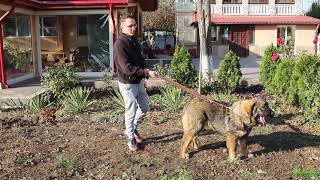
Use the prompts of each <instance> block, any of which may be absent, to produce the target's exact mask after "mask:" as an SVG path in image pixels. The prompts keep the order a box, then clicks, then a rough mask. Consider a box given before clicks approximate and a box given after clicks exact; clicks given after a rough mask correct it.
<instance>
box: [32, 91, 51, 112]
mask: <svg viewBox="0 0 320 180" xmlns="http://www.w3.org/2000/svg"><path fill="white" fill-rule="evenodd" d="M48 104H49V97H48V95H47V94H46V93H41V94H39V95H36V96H34V97H33V98H32V99H30V100H29V108H30V109H31V110H33V111H39V110H41V109H42V108H44V107H45V106H47V105H48Z"/></svg>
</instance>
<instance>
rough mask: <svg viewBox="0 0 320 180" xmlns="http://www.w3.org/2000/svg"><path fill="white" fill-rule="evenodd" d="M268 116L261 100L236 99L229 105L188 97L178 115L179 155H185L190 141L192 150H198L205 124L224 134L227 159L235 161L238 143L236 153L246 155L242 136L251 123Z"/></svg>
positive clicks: (247, 131) (246, 134) (245, 146)
mask: <svg viewBox="0 0 320 180" xmlns="http://www.w3.org/2000/svg"><path fill="white" fill-rule="evenodd" d="M270 115H271V110H270V108H269V106H268V103H267V102H266V101H264V100H262V99H258V98H253V99H250V100H242V101H237V102H235V103H233V104H232V106H231V107H229V108H227V107H225V106H222V105H219V104H217V103H210V102H208V101H203V100H199V99H192V100H191V101H190V102H189V103H188V104H187V105H186V107H185V109H184V113H183V116H182V124H183V138H182V145H181V157H182V158H189V154H188V153H186V150H187V148H188V146H189V144H190V142H191V141H192V143H193V147H194V149H198V145H197V137H198V134H199V132H200V131H201V130H202V129H203V128H204V127H205V126H208V127H209V128H211V129H215V130H216V131H218V132H219V133H220V134H222V135H225V136H226V145H227V149H228V153H229V160H230V161H234V160H236V149H237V145H238V144H239V148H240V154H241V156H243V157H247V156H248V150H247V145H246V141H247V140H246V139H247V137H248V135H249V133H250V131H251V129H252V127H253V126H255V125H257V122H258V121H259V122H260V123H261V124H262V125H265V124H266V117H268V116H270Z"/></svg>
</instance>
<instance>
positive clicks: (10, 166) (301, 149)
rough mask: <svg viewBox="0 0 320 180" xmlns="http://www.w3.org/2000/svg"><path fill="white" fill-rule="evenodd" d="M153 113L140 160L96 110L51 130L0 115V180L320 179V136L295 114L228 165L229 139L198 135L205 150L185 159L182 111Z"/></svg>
mask: <svg viewBox="0 0 320 180" xmlns="http://www.w3.org/2000/svg"><path fill="white" fill-rule="evenodd" d="M97 104H99V103H97ZM150 112H151V113H149V116H148V117H147V118H146V119H145V120H144V121H143V122H142V124H141V126H140V134H141V135H142V136H143V137H144V138H145V142H144V144H143V145H141V149H142V150H140V151H138V152H136V153H131V152H129V150H128V148H127V145H126V143H127V141H126V138H125V136H124V133H123V132H124V124H122V123H113V122H106V121H97V120H96V118H95V116H96V115H97V114H99V113H101V112H100V111H99V109H97V110H96V111H91V112H89V113H85V114H82V115H77V116H60V117H57V119H56V120H55V121H56V123H51V124H40V123H37V122H36V121H35V120H34V119H35V118H36V115H33V114H32V113H29V112H26V111H18V112H7V113H2V114H0V134H1V136H0V179H121V178H122V179H139V180H140V179H141V180H149V179H160V178H163V177H164V176H165V174H166V175H167V176H168V177H178V176H179V173H178V171H179V170H180V171H181V169H183V170H185V171H184V172H185V173H190V174H191V175H192V176H193V179H197V180H198V179H199V180H201V179H223V180H224V179H264V180H265V179H299V177H298V176H296V175H295V174H294V173H293V172H294V171H295V170H296V169H302V170H311V171H316V172H317V173H318V175H315V176H313V177H312V178H311V179H320V177H319V174H320V135H319V134H316V133H312V132H308V131H305V130H304V129H302V128H298V126H296V125H294V123H293V122H294V118H295V116H292V115H290V114H276V115H275V117H273V118H271V119H269V124H268V125H267V126H265V127H256V128H254V129H253V131H252V133H251V135H250V138H249V142H248V144H249V146H248V147H249V150H250V153H252V154H251V156H250V157H249V158H248V159H244V160H240V161H237V162H235V163H229V162H228V161H227V152H226V149H225V142H224V137H223V136H221V135H219V134H216V133H214V132H213V131H209V130H206V131H203V132H202V133H201V136H200V138H199V144H200V145H201V147H200V149H198V150H196V151H195V150H193V149H192V148H189V152H191V153H190V155H191V158H190V159H189V160H184V159H181V158H180V157H179V148H180V142H181V138H182V131H181V128H182V126H181V123H180V114H179V112H164V111H155V108H151V110H150ZM109 113H111V112H109ZM159 119H161V121H159ZM182 179H183V178H182Z"/></svg>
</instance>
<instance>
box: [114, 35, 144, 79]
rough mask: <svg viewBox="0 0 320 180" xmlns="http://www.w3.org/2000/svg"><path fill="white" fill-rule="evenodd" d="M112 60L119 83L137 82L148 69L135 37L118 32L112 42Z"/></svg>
mask: <svg viewBox="0 0 320 180" xmlns="http://www.w3.org/2000/svg"><path fill="white" fill-rule="evenodd" d="M113 60H114V63H115V68H116V71H117V74H118V78H119V81H120V82H121V83H124V84H138V83H140V81H141V79H143V78H145V77H146V76H147V73H148V69H146V64H145V60H144V58H143V56H142V54H141V47H140V44H139V42H138V40H137V39H136V38H135V37H130V36H128V35H126V34H123V33H121V34H120V36H119V38H118V39H117V41H116V42H115V43H114V51H113Z"/></svg>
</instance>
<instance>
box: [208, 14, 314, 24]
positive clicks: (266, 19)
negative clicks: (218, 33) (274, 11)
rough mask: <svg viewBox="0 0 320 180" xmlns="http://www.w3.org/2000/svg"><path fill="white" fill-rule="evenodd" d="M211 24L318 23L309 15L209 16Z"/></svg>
mask: <svg viewBox="0 0 320 180" xmlns="http://www.w3.org/2000/svg"><path fill="white" fill-rule="evenodd" d="M211 22H212V23H213V24H320V19H317V18H313V17H309V16H219V15H214V16H211Z"/></svg>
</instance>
